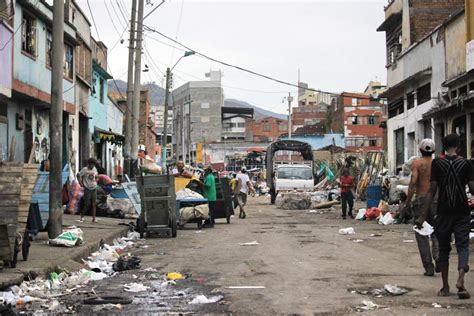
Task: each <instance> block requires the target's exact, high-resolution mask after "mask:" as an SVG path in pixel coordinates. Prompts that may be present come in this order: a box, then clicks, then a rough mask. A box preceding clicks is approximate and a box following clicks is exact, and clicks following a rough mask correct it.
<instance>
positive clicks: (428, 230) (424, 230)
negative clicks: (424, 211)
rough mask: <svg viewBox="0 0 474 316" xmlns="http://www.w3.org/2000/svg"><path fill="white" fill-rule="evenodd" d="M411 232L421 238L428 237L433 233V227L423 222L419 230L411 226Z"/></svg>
mask: <svg viewBox="0 0 474 316" xmlns="http://www.w3.org/2000/svg"><path fill="white" fill-rule="evenodd" d="M413 230H414V231H416V232H417V233H418V234H420V235H422V236H430V235H431V234H432V233H433V232H434V229H433V226H431V225H430V224H428V223H427V222H423V227H422V228H421V229H418V228H416V226H413Z"/></svg>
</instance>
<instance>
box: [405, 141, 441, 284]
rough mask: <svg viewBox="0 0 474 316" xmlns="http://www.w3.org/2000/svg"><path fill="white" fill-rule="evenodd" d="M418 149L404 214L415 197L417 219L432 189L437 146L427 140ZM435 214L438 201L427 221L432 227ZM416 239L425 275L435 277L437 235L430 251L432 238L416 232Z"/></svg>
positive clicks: (434, 204)
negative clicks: (418, 154) (431, 179)
mask: <svg viewBox="0 0 474 316" xmlns="http://www.w3.org/2000/svg"><path fill="white" fill-rule="evenodd" d="M418 147H419V150H420V152H421V157H420V158H417V159H416V160H414V161H413V163H412V167H411V169H412V171H411V179H410V184H409V186H408V194H407V199H406V203H405V211H404V212H403V214H408V212H409V209H410V202H411V200H412V197H413V196H415V200H414V201H413V203H412V205H411V210H412V212H413V217H414V218H415V219H417V218H418V217H420V215H421V214H420V213H421V209H422V208H423V205H424V204H425V201H426V195H427V194H428V191H429V189H430V177H431V164H432V161H433V158H432V155H433V153H434V150H435V144H434V142H433V140H432V139H430V138H426V139H423V140H422V141H421V142H420V144H419V146H418ZM415 193H416V195H415ZM435 213H436V201H435V202H434V203H432V204H431V205H430V208H429V212H428V216H427V218H426V221H427V222H428V223H429V224H430V225H433V220H434V216H435ZM415 237H416V243H417V244H418V250H419V252H420V257H421V263H422V264H423V267H424V268H425V273H424V275H426V276H433V275H434V273H435V268H434V264H433V260H434V261H435V262H436V259H437V258H438V240H437V239H436V236H435V234H432V235H431V249H430V236H423V235H420V234H419V233H418V232H416V233H415Z"/></svg>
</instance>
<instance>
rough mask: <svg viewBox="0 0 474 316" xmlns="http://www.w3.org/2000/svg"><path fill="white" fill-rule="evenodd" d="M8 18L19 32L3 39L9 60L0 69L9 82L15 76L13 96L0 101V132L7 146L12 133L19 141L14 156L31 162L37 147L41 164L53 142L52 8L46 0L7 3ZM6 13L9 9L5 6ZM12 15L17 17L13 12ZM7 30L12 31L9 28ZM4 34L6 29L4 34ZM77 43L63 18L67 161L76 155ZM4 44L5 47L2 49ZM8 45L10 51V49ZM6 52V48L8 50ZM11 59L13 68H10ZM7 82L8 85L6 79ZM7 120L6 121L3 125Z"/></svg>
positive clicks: (71, 26) (37, 160) (35, 155)
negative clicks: (51, 125)
mask: <svg viewBox="0 0 474 316" xmlns="http://www.w3.org/2000/svg"><path fill="white" fill-rule="evenodd" d="M8 2H9V5H10V8H14V9H13V10H9V13H10V16H9V17H8V19H7V21H8V22H7V24H10V26H11V28H12V29H14V30H18V32H13V34H10V36H9V37H8V38H4V37H3V36H2V37H3V38H2V40H0V42H3V43H4V44H3V45H4V46H2V47H0V48H2V51H0V55H1V56H2V59H3V58H4V57H5V56H4V54H9V53H10V52H12V56H13V58H12V59H10V62H7V63H6V64H5V65H3V62H2V63H1V64H2V65H1V66H0V67H2V69H3V67H5V68H6V69H7V72H3V71H2V75H1V76H0V77H2V81H1V82H3V80H4V79H3V78H4V76H6V77H7V81H8V80H9V78H8V77H9V73H13V77H12V80H11V86H12V94H11V98H10V99H4V100H3V101H2V103H0V117H3V118H2V119H1V121H2V122H3V123H2V129H3V131H7V133H6V137H5V136H4V135H5V133H1V134H2V136H0V137H1V138H2V139H3V140H2V141H1V142H2V143H3V144H1V145H0V146H2V147H4V146H5V144H4V143H5V138H6V142H7V144H6V146H8V145H9V144H10V142H11V140H12V138H13V137H15V140H16V150H15V160H17V161H27V160H28V159H29V156H30V153H31V151H32V149H33V144H35V145H36V146H34V148H35V149H34V152H33V161H34V162H37V163H39V162H41V161H42V160H45V159H47V158H48V155H49V152H50V140H49V112H50V108H51V48H52V32H51V27H52V18H53V11H52V6H50V5H49V4H48V3H46V2H44V1H33V0H25V1H16V2H14V4H13V5H12V2H11V1H8ZM7 11H8V10H7ZM12 15H13V16H12ZM5 25H6V24H5V23H3V26H4V29H8V28H7V27H5ZM6 32H8V31H5V30H3V32H2V35H5V34H6ZM76 44H77V37H76V29H75V27H74V25H73V24H72V23H70V22H69V21H68V20H66V21H65V22H64V72H63V89H64V93H63V98H64V109H63V131H64V133H63V137H64V138H63V144H64V151H63V157H64V163H67V162H69V158H70V156H71V155H72V156H74V155H75V153H77V151H78V148H74V147H73V144H72V142H71V141H70V140H71V138H72V135H73V134H74V133H75V132H76V128H77V124H76V122H75V115H76V105H75V104H76V102H75V83H76V82H75V81H76V78H75V69H74V54H75V52H74V47H75V45H76ZM3 47H4V48H3ZM10 49H12V50H11V51H10ZM3 50H6V51H5V52H4V51H3ZM11 60H13V72H10V69H11V64H10V63H11ZM7 84H9V83H7ZM5 122H6V123H5Z"/></svg>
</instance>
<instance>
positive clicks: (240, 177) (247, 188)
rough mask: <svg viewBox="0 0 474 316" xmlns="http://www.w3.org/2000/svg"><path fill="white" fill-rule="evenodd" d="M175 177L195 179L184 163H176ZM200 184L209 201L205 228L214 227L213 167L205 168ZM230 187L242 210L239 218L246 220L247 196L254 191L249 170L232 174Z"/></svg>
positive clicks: (214, 189) (198, 181) (235, 203)
mask: <svg viewBox="0 0 474 316" xmlns="http://www.w3.org/2000/svg"><path fill="white" fill-rule="evenodd" d="M173 175H174V176H176V177H184V178H189V179H191V178H193V174H192V173H191V172H189V171H188V170H186V168H185V164H184V162H183V161H178V162H177V163H176V168H174V169H173ZM196 181H197V183H198V184H199V186H200V188H201V190H202V195H203V197H204V198H205V199H207V201H208V205H209V219H208V220H206V222H205V223H204V227H214V214H215V213H216V211H217V210H216V207H217V204H216V200H217V193H216V183H215V177H214V173H213V169H212V167H211V166H206V167H204V174H203V175H202V177H201V178H199V179H196ZM229 185H230V188H231V191H232V195H233V199H232V200H233V203H234V205H235V206H238V207H239V209H240V213H239V218H242V219H244V218H245V217H246V216H247V215H246V213H245V205H246V204H247V196H248V194H249V193H250V192H251V191H252V185H251V183H250V178H249V176H248V174H247V169H246V168H245V167H243V168H242V169H241V171H240V172H239V173H232V174H231V177H230V181H229Z"/></svg>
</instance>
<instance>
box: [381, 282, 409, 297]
mask: <svg viewBox="0 0 474 316" xmlns="http://www.w3.org/2000/svg"><path fill="white" fill-rule="evenodd" d="M383 288H384V289H385V290H386V291H387V292H388V293H390V294H391V295H394V296H397V295H403V294H406V293H408V290H407V289H404V288H401V287H398V286H396V285H391V284H385V285H384V286H383Z"/></svg>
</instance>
